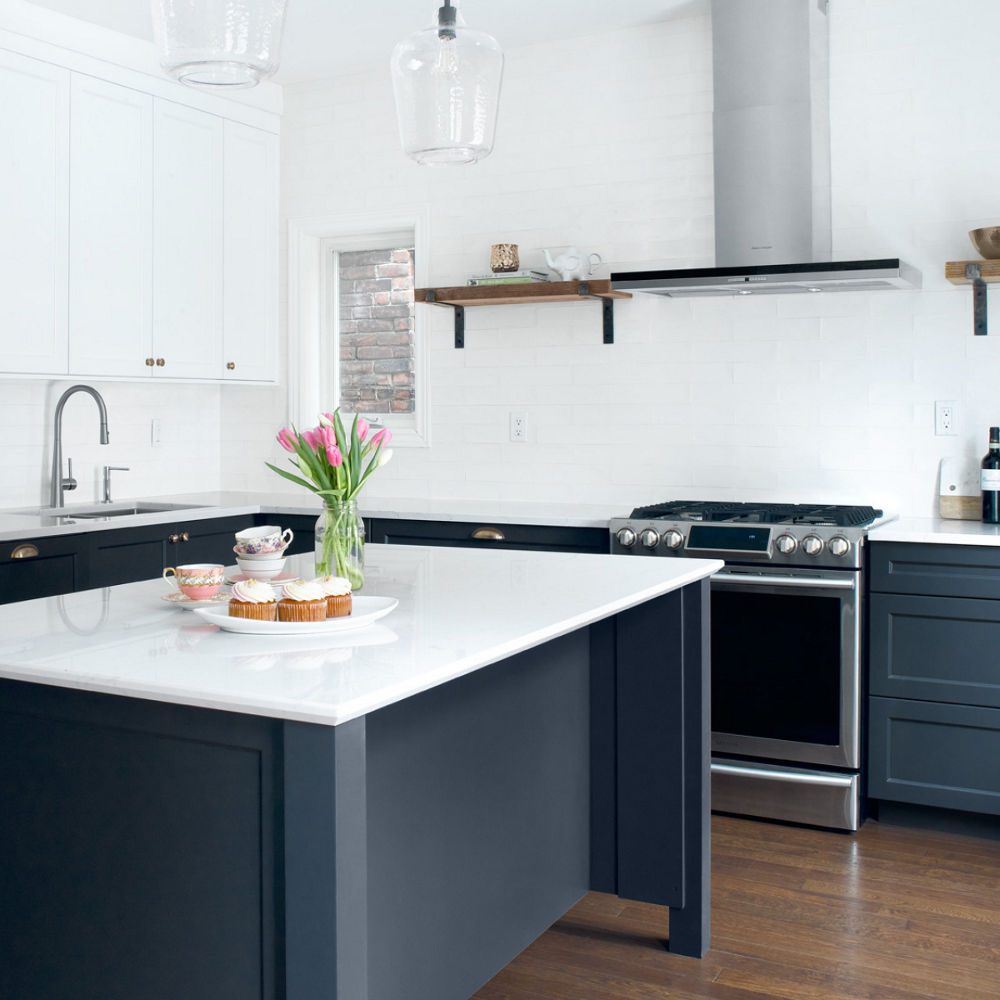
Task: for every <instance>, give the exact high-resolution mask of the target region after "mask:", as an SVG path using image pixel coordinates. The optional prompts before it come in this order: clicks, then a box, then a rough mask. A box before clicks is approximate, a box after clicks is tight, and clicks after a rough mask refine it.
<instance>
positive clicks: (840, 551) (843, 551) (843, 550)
mask: <svg viewBox="0 0 1000 1000" xmlns="http://www.w3.org/2000/svg"><path fill="white" fill-rule="evenodd" d="M829 547H830V553H831V555H835V556H846V555H847V553H848V552H850V551H851V543H850V542H849V541H848V540H847V539H846V538H844V537H843V535H834V536H833V538H831V539H830V546H829Z"/></svg>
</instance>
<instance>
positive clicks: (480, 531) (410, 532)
mask: <svg viewBox="0 0 1000 1000" xmlns="http://www.w3.org/2000/svg"><path fill="white" fill-rule="evenodd" d="M368 539H369V541H373V542H391V543H393V544H395V545H458V546H465V547H469V548H499V549H537V550H539V551H546V552H598V553H608V552H610V551H611V541H610V536H609V533H608V529H607V528H577V527H572V528H565V527H558V526H556V525H540V524H503V523H499V522H492V521H490V522H486V521H484V522H475V521H472V522H467V521H424V520H411V519H408V518H378V517H376V518H372V520H371V522H370V525H369V526H368Z"/></svg>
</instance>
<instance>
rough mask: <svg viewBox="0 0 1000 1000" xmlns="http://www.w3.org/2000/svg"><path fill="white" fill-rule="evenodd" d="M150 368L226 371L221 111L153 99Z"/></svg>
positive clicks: (199, 374) (188, 373)
mask: <svg viewBox="0 0 1000 1000" xmlns="http://www.w3.org/2000/svg"><path fill="white" fill-rule="evenodd" d="M153 114H154V160H153V162H154V168H153V199H154V201H153V268H154V271H153V273H154V282H153V353H154V355H155V356H156V357H157V358H158V359H162V360H163V362H164V363H163V364H162V365H159V364H157V366H156V367H154V369H153V372H154V374H155V375H162V376H166V377H174V378H218V377H219V373H220V371H221V370H222V197H223V192H222V132H223V129H222V126H223V122H222V119H221V118H216V117H215V116H214V115H209V114H205V113H204V112H202V111H195V110H192V109H191V108H184V107H181V106H180V105H177V104H171V103H170V102H169V101H160V100H157V101H156V102H155V103H154V110H153Z"/></svg>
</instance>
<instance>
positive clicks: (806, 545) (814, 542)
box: [802, 535, 823, 556]
mask: <svg viewBox="0 0 1000 1000" xmlns="http://www.w3.org/2000/svg"><path fill="white" fill-rule="evenodd" d="M802 548H803V549H805V553H806V555H807V556H818V555H819V554H820V553H821V552H822V551H823V539H822V538H819V537H818V536H816V535H806V537H805V538H803V539H802Z"/></svg>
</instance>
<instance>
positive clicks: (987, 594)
mask: <svg viewBox="0 0 1000 1000" xmlns="http://www.w3.org/2000/svg"><path fill="white" fill-rule="evenodd" d="M869 567H870V571H871V572H870V576H869V579H870V581H871V590H872V592H873V593H874V592H881V593H889V594H926V595H928V596H932V597H980V598H988V599H990V600H1000V546H990V545H933V544H928V545H908V544H903V543H900V542H872V543H871V545H870V547H869Z"/></svg>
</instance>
